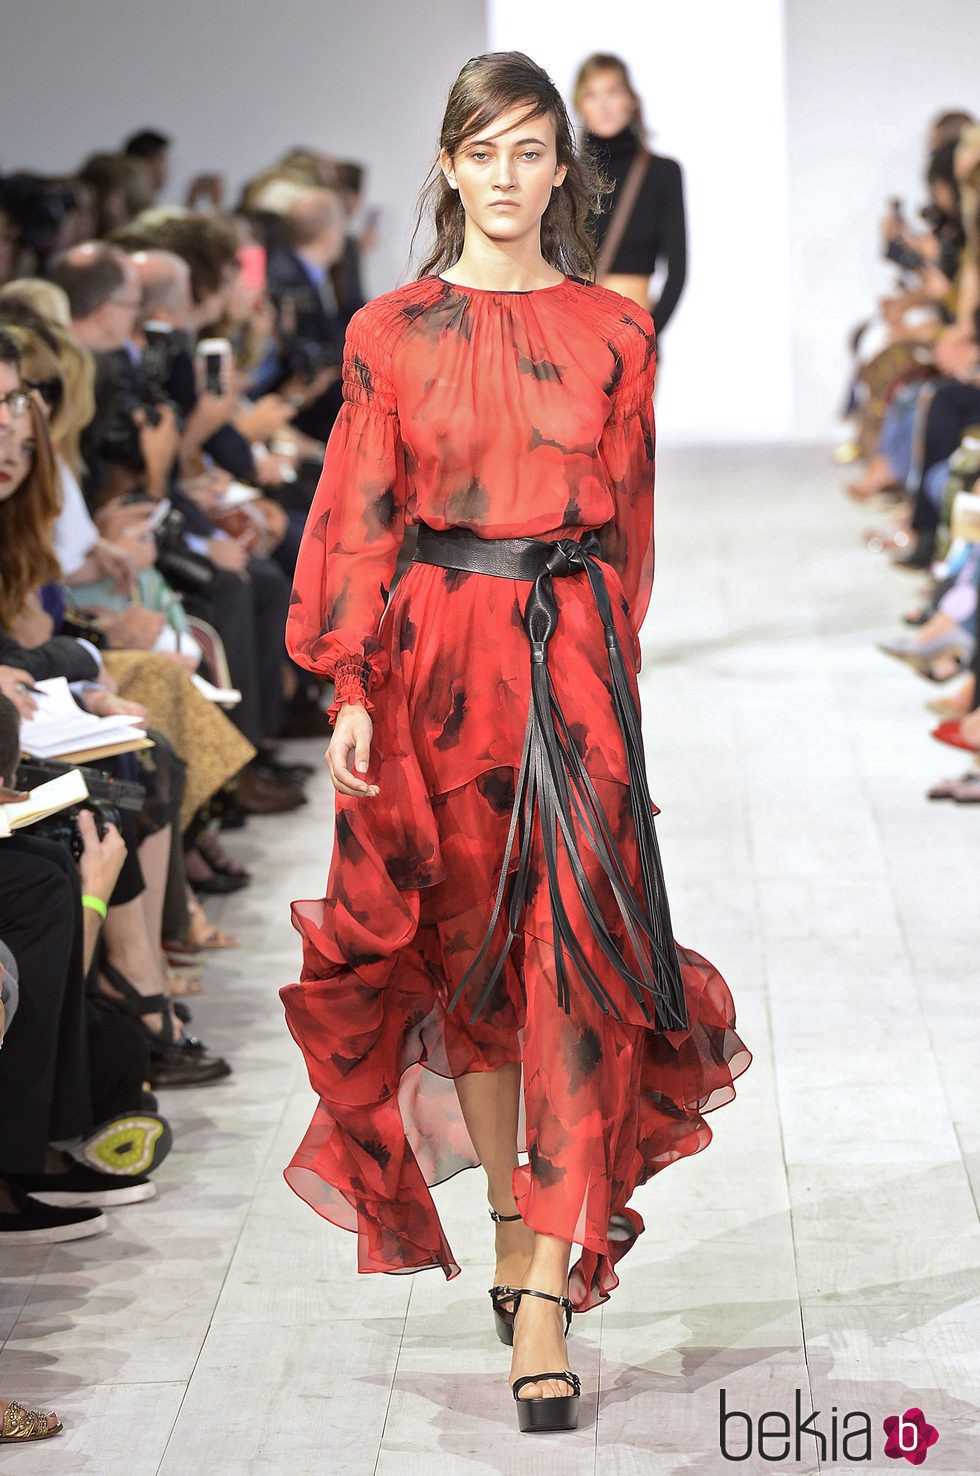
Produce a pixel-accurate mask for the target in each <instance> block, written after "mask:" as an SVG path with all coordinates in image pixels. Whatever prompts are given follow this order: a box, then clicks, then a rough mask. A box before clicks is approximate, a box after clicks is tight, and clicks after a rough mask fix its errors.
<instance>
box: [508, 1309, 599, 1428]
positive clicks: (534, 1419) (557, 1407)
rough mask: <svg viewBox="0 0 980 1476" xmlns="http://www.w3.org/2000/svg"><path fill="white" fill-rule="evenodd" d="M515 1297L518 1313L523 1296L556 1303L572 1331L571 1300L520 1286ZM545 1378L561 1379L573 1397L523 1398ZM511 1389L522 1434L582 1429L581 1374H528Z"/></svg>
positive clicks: (567, 1372)
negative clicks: (523, 1394)
mask: <svg viewBox="0 0 980 1476" xmlns="http://www.w3.org/2000/svg"><path fill="white" fill-rule="evenodd" d="M514 1296H515V1298H516V1302H515V1305H514V1312H515V1314H516V1312H517V1309H518V1307H519V1306H520V1304H521V1297H541V1298H542V1300H543V1301H545V1302H556V1303H557V1305H558V1306H559V1307H563V1308H564V1309H565V1331H566V1332H567V1331H568V1324H569V1322H570V1321H571V1316H572V1304H571V1302H570V1301H569V1300H568V1298H567V1297H553V1296H552V1295H551V1293H550V1292H539V1291H533V1290H532V1289H531V1287H529V1286H522V1287H518V1288H517V1289H516V1290H515V1291H514ZM545 1379H561V1380H562V1382H563V1383H565V1384H567V1385H568V1386H569V1388H570V1389H571V1391H572V1392H571V1393H570V1394H549V1395H547V1396H541V1397H538V1398H536V1399H521V1398H520V1397H519V1396H520V1392H521V1390H522V1389H523V1388H525V1387H526V1386H527V1385H528V1384H540V1383H543V1382H544V1380H545ZM510 1389H511V1393H512V1394H513V1396H514V1399H515V1401H516V1404H517V1426H518V1429H519V1430H520V1431H521V1433H522V1434H531V1433H535V1432H537V1431H543V1430H577V1429H578V1403H579V1397H580V1395H581V1393H582V1384H581V1381H580V1379H579V1376H578V1374H574V1373H572V1372H571V1370H570V1369H567V1368H564V1369H559V1370H558V1371H557V1372H556V1373H538V1374H525V1375H524V1377H523V1378H520V1379H515V1380H514V1382H513V1383H512V1384H511V1386H510Z"/></svg>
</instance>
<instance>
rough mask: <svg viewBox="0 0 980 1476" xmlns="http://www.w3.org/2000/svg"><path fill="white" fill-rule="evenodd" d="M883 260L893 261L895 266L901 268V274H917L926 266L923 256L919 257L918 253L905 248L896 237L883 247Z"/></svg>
mask: <svg viewBox="0 0 980 1476" xmlns="http://www.w3.org/2000/svg"><path fill="white" fill-rule="evenodd" d="M885 260H886V261H893V262H894V263H895V265H896V266H900V267H901V268H902V270H903V272H917V271H918V270H919V268H920V267H924V266H925V264H926V259H925V257H924V256H921V255H920V254H919V252H918V251H913V250H912V247H911V246H907V245H906V244H905V242H904V241H900V240H899V239H898V238H897V237H893V238H892V240H891V241H889V242H888V245H887V246H886V247H885Z"/></svg>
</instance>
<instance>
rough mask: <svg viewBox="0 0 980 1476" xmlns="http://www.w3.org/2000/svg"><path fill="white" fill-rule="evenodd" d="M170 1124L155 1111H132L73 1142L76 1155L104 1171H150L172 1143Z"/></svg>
mask: <svg viewBox="0 0 980 1476" xmlns="http://www.w3.org/2000/svg"><path fill="white" fill-rule="evenodd" d="M173 1141H174V1138H173V1133H172V1132H171V1131H170V1124H169V1123H168V1122H167V1120H166V1119H165V1118H163V1117H158V1116H157V1115H156V1113H153V1112H129V1113H126V1114H125V1115H123V1116H122V1117H114V1118H113V1119H112V1120H111V1121H110V1122H104V1123H103V1124H102V1126H101V1127H97V1128H96V1129H95V1131H94V1132H92V1133H89V1135H88V1137H87V1138H84V1139H83V1140H82V1141H81V1142H80V1143H78V1144H74V1145H73V1146H72V1149H71V1152H72V1154H73V1155H74V1157H75V1158H77V1159H79V1160H80V1161H81V1162H83V1163H87V1164H88V1166H89V1168H93V1169H96V1170H97V1172H99V1173H102V1174H112V1175H114V1176H118V1175H125V1176H130V1177H132V1176H133V1175H139V1174H150V1173H152V1172H153V1170H154V1169H155V1168H159V1166H160V1164H161V1163H162V1162H163V1160H164V1159H165V1158H166V1156H167V1154H168V1153H169V1152H170V1149H171V1148H172V1147H173Z"/></svg>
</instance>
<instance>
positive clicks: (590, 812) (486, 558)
mask: <svg viewBox="0 0 980 1476" xmlns="http://www.w3.org/2000/svg"><path fill="white" fill-rule="evenodd" d="M601 556H602V553H601V545H600V543H599V539H598V537H597V535H596V533H595V530H594V529H592V528H589V529H586V531H585V532H584V534H583V536H582V539H581V542H576V540H575V539H573V538H560V539H554V540H549V539H542V538H481V537H480V536H479V534H476V533H474V532H472V531H471V529H469V528H446V529H438V528H431V527H429V525H428V524H427V523H422V522H420V523H419V525H418V542H417V545H416V550H415V556H414V560H413V562H417V563H421V564H438V565H439V566H440V567H442V568H444V569H468V570H470V571H472V572H474V573H478V574H493V575H496V576H498V577H499V578H502V579H526V580H531V581H533V588H532V589H531V591H530V593H529V594H528V598H527V605H526V607H525V611H524V628H525V630H526V631H527V634H528V640H529V641H530V643H531V702H530V706H529V708H528V715H527V727H526V728H525V732H524V746H523V750H522V752H521V763H520V769H519V772H518V776H517V784H516V787H515V796H514V806H513V810H512V812H511V819H510V830H509V832H508V836H507V845H506V849H505V851H504V859H503V865H502V868H501V873H500V884H499V886H498V888H497V896H496V899H495V901H494V907H493V915H492V917H491V919H490V924H489V927H488V928H487V933H486V937H485V938H484V940H483V943H482V945H481V947H480V950H479V952H478V953H477V955H476V957H475V958H474V959H473V962H472V963H471V964H470V966H469V968H468V969H467V970H466V973H465V974H464V975H463V978H462V979H461V980H460V983H459V987H458V988H457V990H456V992H455V994H454V995H453V998H452V1000H451V1002H450V1004H449V1008H450V1009H451V1010H452V1009H455V1008H456V1005H457V1004H458V1003H459V1001H460V999H461V997H462V994H463V991H464V989H465V987H466V985H467V983H468V981H469V979H470V976H471V974H472V973H473V971H474V969H475V968H476V967H477V965H478V964H479V962H480V960H481V959H482V958H483V956H484V954H485V953H486V951H487V949H488V948H489V946H490V941H491V938H492V936H493V931H494V928H495V926H496V923H497V918H498V916H499V914H500V908H501V905H502V902H503V896H504V890H505V887H506V883H507V877H508V871H507V861H508V860H509V858H510V855H511V850H512V848H513V844H514V834H515V831H516V830H517V827H518V824H519V823H520V833H519V838H518V839H519V845H520V860H519V864H518V867H517V871H516V873H515V876H514V886H513V890H512V892H511V896H510V902H509V906H508V923H509V927H508V932H507V938H506V941H505V943H504V946H503V949H502V952H501V954H500V957H499V958H498V960H497V962H496V964H495V965H494V969H493V972H492V973H491V975H490V977H489V979H488V980H487V982H486V985H485V987H484V989H483V993H482V995H481V996H480V999H479V1001H478V1002H477V1004H476V1005H475V1007H474V1009H473V1012H472V1015H471V1016H470V1018H471V1020H475V1019H476V1017H477V1015H479V1013H480V1011H481V1010H482V1009H483V1008H484V1006H485V1005H486V1004H487V1002H488V1000H489V999H490V996H491V994H492V992H493V988H494V985H495V984H496V982H497V979H498V978H499V976H500V971H501V969H502V968H503V965H504V959H505V958H506V957H507V954H508V952H509V951H510V946H511V943H512V942H513V940H514V938H515V937H516V936H517V931H518V928H519V926H520V916H521V909H522V906H523V903H524V898H525V895H526V892H527V885H528V880H529V872H530V865H529V858H530V846H531V835H532V828H533V827H532V822H533V819H534V807H535V802H537V805H538V809H539V813H540V818H541V831H542V835H543V838H544V855H545V862H546V865H547V870H548V892H549V900H550V903H551V911H552V918H553V920H554V932H555V940H554V941H555V969H556V973H557V985H558V1003H559V1005H560V1006H561V1008H562V1009H564V1010H565V1012H566V1013H568V1012H569V1006H570V995H569V988H568V976H567V972H566V968H565V958H564V951H563V950H565V949H567V951H568V954H569V957H570V958H571V959H572V960H573V961H574V963H575V964H576V965H577V967H578V969H579V971H580V973H581V975H582V977H583V979H584V980H585V983H586V986H587V988H588V990H589V992H590V994H591V995H592V997H593V999H594V1000H595V1001H596V1002H597V1004H598V1005H599V1006H600V1008H601V1009H602V1010H603V1011H604V1012H605V1013H606V1014H609V1015H613V1016H615V1018H616V1019H621V1018H622V1017H621V1015H620V1013H619V1010H618V1009H617V1008H616V1005H615V1003H614V1001H613V1000H612V999H611V998H610V996H609V994H608V992H607V991H606V989H605V987H604V986H603V983H602V980H601V979H600V978H599V976H598V974H596V972H595V970H594V969H593V968H592V966H591V964H590V963H589V960H588V959H587V958H586V956H585V953H584V951H583V949H582V947H581V944H580V942H579V940H578V938H577V937H576V935H575V931H574V928H573V927H572V924H571V922H570V920H569V917H568V914H567V912H566V910H565V905H564V902H563V900H562V896H561V892H560V888H559V885H558V858H557V850H556V842H557V834H556V826H558V827H560V828H561V832H562V836H563V837H564V841H565V847H566V852H567V855H568V859H569V863H570V866H571V870H572V874H573V876H574V878H575V885H576V888H577V891H578V894H579V897H580V898H581V901H582V905H583V907H584V909H585V913H586V917H587V918H588V921H589V926H590V928H591V930H592V933H593V934H594V936H595V939H596V941H597V942H598V944H599V947H600V948H601V950H602V952H603V953H604V955H605V956H606V958H607V959H608V960H609V962H610V964H611V965H612V967H613V968H614V969H615V971H616V972H617V973H618V974H619V975H620V976H621V977H622V978H623V979H624V980H625V981H626V984H627V986H628V987H629V990H630V993H631V994H632V996H633V998H634V999H635V1000H636V1001H637V1003H638V1004H639V1005H640V1007H641V1009H642V1010H643V1013H644V1016H645V1018H646V1019H647V1020H648V1021H650V1022H651V1024H652V1025H653V1026H654V1028H655V1029H656V1030H658V1031H665V1030H686V1029H687V1027H688V1017H687V1005H686V1001H685V998H684V982H683V978H682V975H681V968H680V961H679V959H678V957H677V949H676V946H675V944H674V935H673V932H672V929H671V923H670V909H669V907H668V905H667V893H666V889H665V887H664V878H663V868H662V866H661V861H660V847H659V845H658V844H657V833H656V829H655V827H654V823H653V810H652V801H651V799H650V793H649V790H648V788H647V775H646V762H645V758H644V753H643V736H642V732H641V728H640V714H639V712H638V710H637V707H636V703H635V702H634V700H633V694H632V691H631V689H630V684H629V679H628V676H627V670H626V664H625V661H624V659H623V653H622V650H621V648H620V644H619V638H618V636H617V634H616V628H615V624H614V621H613V612H612V604H611V602H610V598H609V591H608V589H607V587H606V581H605V578H604V575H603V570H602V564H601V563H600V562H599V560H600V559H601ZM580 572H582V573H584V574H585V575H586V576H587V578H588V581H589V586H590V588H591V590H592V594H593V597H594V599H595V603H596V608H597V610H598V612H599V617H600V619H601V620H602V625H603V629H604V631H605V639H606V651H607V654H608V657H609V670H610V674H611V677H612V690H613V704H614V708H615V713H616V718H617V720H618V722H619V726H620V729H621V731H622V734H623V742H624V745H625V748H626V760H627V771H628V775H629V795H630V807H631V809H632V812H633V819H634V822H635V825H636V837H637V842H638V845H639V851H640V859H641V869H642V873H643V898H642V900H641V899H640V898H638V897H637V896H636V893H635V892H634V891H633V888H632V886H631V885H630V884H629V882H628V880H627V877H626V870H625V867H624V865H623V861H622V858H621V856H620V854H619V852H618V850H617V848H616V844H615V841H614V839H613V837H612V835H611V833H610V830H609V825H608V821H607V818H606V815H605V813H604V811H603V809H602V805H601V804H600V802H599V797H598V795H597V794H596V792H595V788H594V786H593V784H592V781H591V779H590V778H589V775H588V773H587V772H586V768H585V764H584V763H583V761H582V755H581V754H580V752H579V750H578V748H577V747H576V745H575V741H574V739H573V738H572V735H571V733H570V732H569V729H568V724H567V723H566V721H565V716H564V714H563V712H562V710H561V706H560V704H559V702H558V699H557V697H556V695H555V690H554V685H553V683H552V680H551V673H550V672H549V670H548V642H549V640H550V639H551V636H552V634H553V632H554V630H555V627H556V625H557V623H558V606H557V604H556V602H555V596H554V590H553V589H552V583H551V581H552V578H553V577H554V576H555V575H563V574H577V573H580ZM573 817H574V818H577V819H578V821H579V824H580V826H581V827H582V829H583V831H584V834H585V837H586V840H587V842H588V844H589V847H590V848H591V850H592V851H593V852H594V853H595V855H596V856H597V857H598V859H599V863H600V865H601V866H602V869H603V871H604V873H605V875H606V877H607V879H608V881H609V885H610V887H611V889H612V892H613V895H614V897H615V899H616V902H617V904H618V906H619V910H620V913H621V914H622V918H623V923H624V926H625V928H626V932H627V936H628V937H629V939H630V942H631V944H632V946H633V949H634V952H635V954H636V957H637V959H638V960H639V963H640V970H641V972H640V973H639V974H637V973H636V972H635V971H634V969H633V968H632V967H631V966H630V964H629V963H628V962H627V960H626V958H625V957H624V955H623V953H622V951H621V949H620V948H619V946H618V944H617V943H616V941H615V939H614V938H613V936H612V934H611V933H610V932H609V929H608V927H607V926H606V923H605V920H604V919H603V916H602V912H601V909H600V908H599V905H598V903H597V902H596V899H595V896H594V894H593V892H592V888H591V887H590V886H589V882H588V877H587V876H586V873H585V868H584V866H583V865H582V859H581V853H580V851H579V844H578V840H577V838H576V836H575V832H574V828H573ZM648 1001H651V1002H652V1005H653V1013H651V1008H650V1003H648Z"/></svg>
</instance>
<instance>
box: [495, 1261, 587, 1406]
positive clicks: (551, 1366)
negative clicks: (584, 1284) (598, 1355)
mask: <svg viewBox="0 0 980 1476" xmlns="http://www.w3.org/2000/svg"><path fill="white" fill-rule="evenodd" d="M571 1249H572V1247H571V1245H570V1244H569V1242H568V1241H567V1240H558V1239H556V1238H555V1236H554V1235H535V1237H534V1251H533V1254H532V1256H531V1263H530V1265H529V1266H528V1268H527V1272H526V1273H525V1279H524V1281H523V1282H521V1283H519V1284H520V1285H521V1286H531V1287H533V1288H534V1290H535V1291H543V1292H550V1293H551V1295H552V1296H553V1297H564V1296H567V1295H568V1262H569V1255H570V1252H571ZM563 1368H568V1352H567V1350H566V1347H565V1313H564V1311H563V1310H562V1308H561V1307H557V1306H556V1305H555V1303H554V1302H544V1301H542V1300H541V1298H540V1297H522V1298H521V1301H520V1305H519V1307H518V1309H517V1316H516V1317H515V1318H514V1353H513V1357H512V1358H511V1361H510V1382H511V1383H512V1384H513V1382H514V1380H515V1379H522V1378H525V1377H526V1376H527V1375H528V1374H535V1373H557V1372H558V1371H559V1370H560V1369H563ZM567 1394H568V1385H567V1384H565V1383H563V1382H562V1381H561V1380H560V1379H545V1381H544V1382H543V1383H540V1384H528V1385H527V1386H526V1387H525V1388H523V1389H522V1390H521V1392H520V1394H519V1395H518V1398H519V1399H546V1398H550V1397H551V1396H552V1395H558V1396H564V1395H567Z"/></svg>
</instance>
